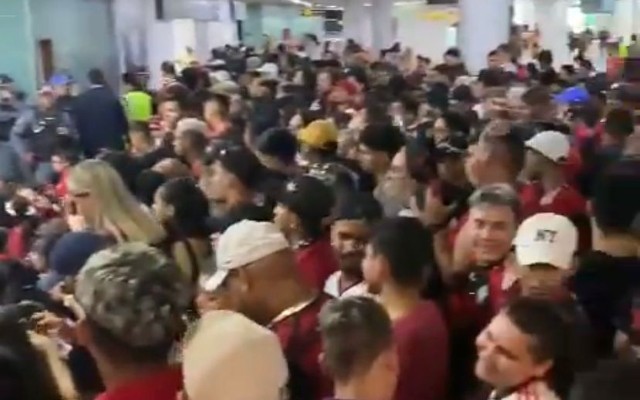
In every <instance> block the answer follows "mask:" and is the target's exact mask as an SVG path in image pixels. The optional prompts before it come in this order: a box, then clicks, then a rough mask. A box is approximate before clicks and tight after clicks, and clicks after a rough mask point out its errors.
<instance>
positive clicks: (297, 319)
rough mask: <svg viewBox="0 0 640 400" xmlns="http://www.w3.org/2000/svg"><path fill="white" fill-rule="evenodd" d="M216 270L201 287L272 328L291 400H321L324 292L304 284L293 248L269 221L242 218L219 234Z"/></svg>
mask: <svg viewBox="0 0 640 400" xmlns="http://www.w3.org/2000/svg"><path fill="white" fill-rule="evenodd" d="M216 264H217V270H216V272H215V273H214V274H213V275H212V276H211V277H210V278H209V279H208V280H207V281H205V282H203V289H204V290H206V291H208V292H213V291H217V292H218V293H220V295H221V296H222V297H223V299H224V301H223V302H224V303H225V304H228V305H230V306H231V308H232V309H234V310H235V311H238V312H240V313H242V314H244V315H245V316H247V317H248V318H250V319H252V320H253V321H255V322H257V323H258V324H260V325H262V326H266V327H268V328H269V329H271V330H272V331H273V332H274V333H275V334H276V335H277V336H278V338H279V339H280V344H281V345H282V348H283V350H284V353H285V354H286V357H287V362H288V363H289V373H290V377H289V384H288V389H289V393H290V398H291V399H299V398H305V399H309V400H320V399H322V398H324V397H325V396H328V395H330V394H331V391H332V385H331V381H330V380H329V379H328V378H327V377H326V376H325V375H324V374H323V373H322V371H321V368H320V364H319V358H320V353H321V338H320V334H319V331H318V314H319V312H320V309H321V308H322V306H323V305H324V303H325V302H326V301H327V300H328V299H329V297H328V296H326V295H324V294H322V293H317V292H315V291H313V290H312V289H310V288H309V287H308V286H306V285H305V284H304V283H303V281H302V279H301V278H300V276H299V274H298V268H297V266H296V262H295V257H294V253H293V250H292V249H291V247H290V246H289V243H288V241H287V239H286V238H285V237H284V235H283V234H282V232H281V231H280V230H279V229H278V227H277V226H276V225H275V224H273V223H271V222H256V221H249V220H243V221H240V222H238V223H236V224H234V225H232V226H231V227H229V228H228V229H227V230H226V231H225V232H224V233H223V234H222V235H221V236H220V238H219V239H218V242H217V247H216Z"/></svg>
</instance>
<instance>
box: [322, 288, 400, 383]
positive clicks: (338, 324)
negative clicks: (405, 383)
mask: <svg viewBox="0 0 640 400" xmlns="http://www.w3.org/2000/svg"><path fill="white" fill-rule="evenodd" d="M319 320H320V321H319V324H320V334H321V336H322V353H323V354H324V359H323V360H322V362H323V364H324V366H325V368H326V369H327V371H328V373H329V375H331V377H332V378H333V379H335V380H336V381H338V382H347V381H349V380H350V379H353V378H357V377H359V376H361V375H362V374H365V373H367V372H368V370H369V369H370V368H371V366H372V364H373V363H374V362H375V360H376V359H377V358H378V357H379V356H380V354H382V353H383V352H384V351H386V350H388V349H390V348H391V347H392V345H393V329H392V325H391V320H390V319H389V315H387V312H386V311H385V309H384V308H383V307H382V306H381V305H380V304H379V303H378V302H377V301H375V300H373V299H370V298H367V297H350V298H345V299H339V300H333V301H330V302H328V303H327V304H325V305H324V307H322V310H321V311H320V316H319Z"/></svg>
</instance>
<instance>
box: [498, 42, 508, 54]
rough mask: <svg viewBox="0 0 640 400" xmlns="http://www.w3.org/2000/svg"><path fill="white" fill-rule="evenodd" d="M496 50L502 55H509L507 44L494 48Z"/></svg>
mask: <svg viewBox="0 0 640 400" xmlns="http://www.w3.org/2000/svg"><path fill="white" fill-rule="evenodd" d="M496 50H497V51H499V52H502V53H511V49H510V48H509V44H508V43H502V44H500V45H498V47H496Z"/></svg>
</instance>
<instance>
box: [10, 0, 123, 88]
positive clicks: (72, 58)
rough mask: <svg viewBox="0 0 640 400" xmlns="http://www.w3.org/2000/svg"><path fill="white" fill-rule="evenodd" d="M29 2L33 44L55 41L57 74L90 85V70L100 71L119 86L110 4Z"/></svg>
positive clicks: (68, 0) (66, 0)
mask: <svg viewBox="0 0 640 400" xmlns="http://www.w3.org/2000/svg"><path fill="white" fill-rule="evenodd" d="M4 1H6V0H0V2H4ZM11 1H13V0H11ZM28 1H29V5H30V10H31V16H32V17H31V20H32V26H33V42H34V43H37V41H38V40H40V39H51V40H52V42H53V52H54V59H55V66H56V69H57V70H60V69H64V70H68V71H70V72H71V73H72V74H73V76H74V77H75V78H76V79H77V80H78V81H79V82H80V83H86V75H87V72H88V71H89V69H91V68H94V67H95V68H100V69H102V70H103V71H104V72H105V74H107V75H108V78H109V81H110V83H112V84H115V83H117V81H118V72H117V71H118V53H117V50H116V43H115V34H114V27H113V21H112V18H113V14H112V9H111V7H110V3H109V2H107V1H95V0H94V1H87V0H55V1H52V0H28Z"/></svg>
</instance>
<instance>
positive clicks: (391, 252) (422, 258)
mask: <svg viewBox="0 0 640 400" xmlns="http://www.w3.org/2000/svg"><path fill="white" fill-rule="evenodd" d="M431 241H432V237H431V234H430V233H429V231H428V230H427V228H425V227H424V226H423V225H422V223H420V221H419V220H417V219H416V218H409V217H394V218H387V219H383V220H382V221H381V222H380V223H379V224H378V226H376V229H375V232H374V234H373V236H372V238H371V241H370V242H369V244H370V246H371V249H372V250H373V252H374V253H375V254H376V255H380V256H382V257H384V258H385V260H386V261H387V263H388V264H389V268H390V270H391V277H392V278H393V280H394V281H395V283H397V284H399V285H402V286H411V287H417V288H421V287H422V286H423V284H424V283H425V278H426V277H427V276H428V273H430V272H431V271H430V270H431V269H432V268H433V262H434V258H433V246H432V245H431Z"/></svg>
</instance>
